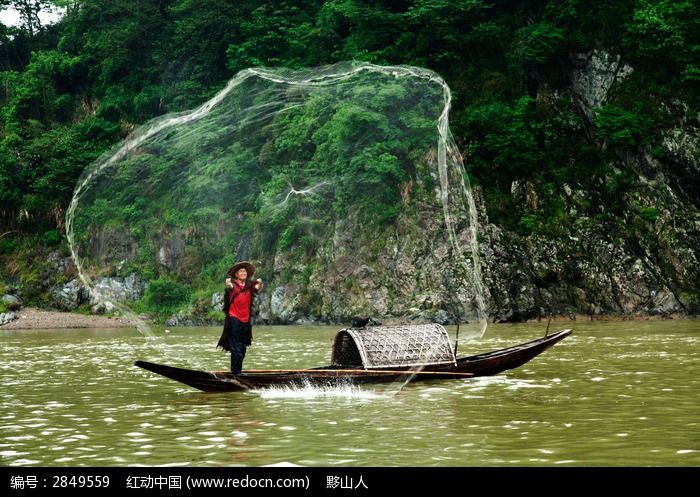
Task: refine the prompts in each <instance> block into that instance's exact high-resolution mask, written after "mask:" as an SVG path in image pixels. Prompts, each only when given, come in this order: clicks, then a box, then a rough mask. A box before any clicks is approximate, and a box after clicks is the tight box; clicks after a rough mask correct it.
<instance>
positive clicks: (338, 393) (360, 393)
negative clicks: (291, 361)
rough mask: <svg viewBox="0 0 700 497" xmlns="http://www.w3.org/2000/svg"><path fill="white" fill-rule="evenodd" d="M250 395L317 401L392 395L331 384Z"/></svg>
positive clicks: (264, 397) (278, 388)
mask: <svg viewBox="0 0 700 497" xmlns="http://www.w3.org/2000/svg"><path fill="white" fill-rule="evenodd" d="M252 393H255V394H258V395H260V397H262V398H263V399H267V400H269V399H305V400H310V399H319V398H340V399H359V400H377V399H387V398H390V397H392V396H393V395H392V394H389V395H387V394H385V393H378V392H376V391H374V390H367V389H364V388H362V387H360V386H358V385H353V384H350V383H346V384H342V383H341V384H333V385H327V386H314V385H311V383H309V382H307V383H306V384H304V385H301V386H275V387H268V388H262V389H259V390H253V391H252Z"/></svg>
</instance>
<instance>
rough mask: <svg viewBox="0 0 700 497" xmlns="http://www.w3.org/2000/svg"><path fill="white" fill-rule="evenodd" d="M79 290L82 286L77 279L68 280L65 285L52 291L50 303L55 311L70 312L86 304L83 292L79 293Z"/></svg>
mask: <svg viewBox="0 0 700 497" xmlns="http://www.w3.org/2000/svg"><path fill="white" fill-rule="evenodd" d="M81 289H82V286H81V284H80V282H79V281H78V280H77V279H73V280H70V281H69V282H68V283H66V284H65V285H60V286H58V287H56V288H54V289H53V291H52V292H51V297H50V303H51V305H52V306H53V307H55V308H57V309H60V310H64V311H72V310H74V309H75V308H76V307H78V306H79V305H81V304H83V303H85V302H86V300H85V292H84V291H81Z"/></svg>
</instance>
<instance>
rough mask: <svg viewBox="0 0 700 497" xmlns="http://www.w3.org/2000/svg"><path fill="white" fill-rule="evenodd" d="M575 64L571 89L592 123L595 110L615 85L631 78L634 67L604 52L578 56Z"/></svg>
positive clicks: (598, 51)
mask: <svg viewBox="0 0 700 497" xmlns="http://www.w3.org/2000/svg"><path fill="white" fill-rule="evenodd" d="M573 63H574V66H575V69H574V71H572V73H571V88H572V90H573V91H574V95H575V97H576V98H575V99H576V101H577V103H578V104H579V106H580V108H581V110H582V111H583V112H584V114H586V116H588V117H589V120H591V122H592V120H593V117H594V116H593V110H595V109H599V108H600V107H602V106H603V104H604V103H605V102H606V100H607V98H608V92H609V91H610V88H611V87H612V85H613V83H615V82H616V81H622V80H623V79H624V78H626V77H627V76H629V75H630V74H631V73H632V67H630V66H628V65H627V64H622V63H621V61H620V56H619V55H612V54H609V53H607V52H605V51H603V50H593V51H591V52H588V53H581V54H577V55H576V56H574V58H573Z"/></svg>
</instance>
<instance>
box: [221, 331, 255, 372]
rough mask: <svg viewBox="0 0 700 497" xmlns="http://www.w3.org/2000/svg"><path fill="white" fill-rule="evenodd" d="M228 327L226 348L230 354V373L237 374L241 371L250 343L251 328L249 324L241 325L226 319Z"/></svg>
mask: <svg viewBox="0 0 700 497" xmlns="http://www.w3.org/2000/svg"><path fill="white" fill-rule="evenodd" d="M226 319H227V320H228V321H229V322H228V323H227V325H228V326H230V331H231V332H230V334H229V335H228V346H229V351H230V352H231V372H232V373H235V374H238V373H240V372H241V369H243V358H244V357H245V353H246V350H248V345H250V343H251V338H252V327H251V325H250V322H248V323H241V322H240V321H239V320H238V319H237V318H234V317H227V318H226Z"/></svg>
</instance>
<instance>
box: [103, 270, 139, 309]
mask: <svg viewBox="0 0 700 497" xmlns="http://www.w3.org/2000/svg"><path fill="white" fill-rule="evenodd" d="M146 286H147V284H146V281H145V280H143V279H142V278H141V277H140V276H139V275H138V274H136V273H132V274H130V275H129V276H127V277H126V278H100V279H99V280H97V281H95V284H94V285H93V287H92V288H91V289H90V291H89V295H90V297H89V300H90V304H95V303H97V302H107V301H111V302H120V303H124V302H133V301H136V300H139V299H141V297H143V293H144V292H145V290H146Z"/></svg>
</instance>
